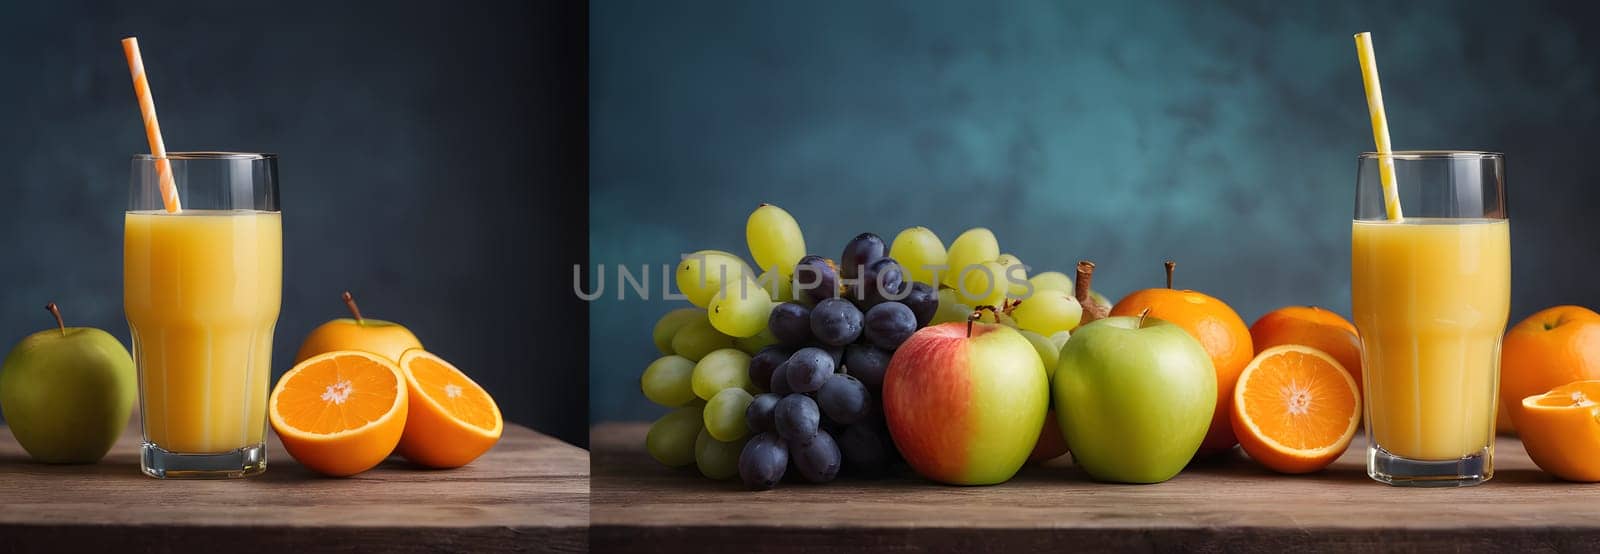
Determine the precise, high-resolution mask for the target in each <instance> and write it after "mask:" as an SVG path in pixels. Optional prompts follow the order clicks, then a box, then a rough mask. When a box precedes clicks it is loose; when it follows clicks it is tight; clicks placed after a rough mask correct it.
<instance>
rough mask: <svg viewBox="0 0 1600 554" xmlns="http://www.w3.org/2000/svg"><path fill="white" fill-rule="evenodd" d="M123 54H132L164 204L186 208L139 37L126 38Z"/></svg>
mask: <svg viewBox="0 0 1600 554" xmlns="http://www.w3.org/2000/svg"><path fill="white" fill-rule="evenodd" d="M122 53H123V54H125V55H127V57H128V72H129V73H132V74H133V94H134V96H137V97H138V98H139V115H142V116H144V135H145V138H147V139H149V140H150V154H151V155H152V156H155V158H156V176H157V177H158V178H159V179H160V180H161V203H162V205H164V206H165V207H166V208H167V212H168V213H178V212H181V211H183V204H182V203H180V202H179V201H178V185H177V183H175V182H173V180H172V162H171V161H169V160H167V145H166V143H165V142H163V141H162V140H161V124H160V123H157V122H156V100H155V98H154V97H153V96H151V94H150V82H149V81H148V80H147V79H146V78H145V76H144V59H143V58H141V57H140V56H139V39H138V38H136V37H128V38H125V39H122Z"/></svg>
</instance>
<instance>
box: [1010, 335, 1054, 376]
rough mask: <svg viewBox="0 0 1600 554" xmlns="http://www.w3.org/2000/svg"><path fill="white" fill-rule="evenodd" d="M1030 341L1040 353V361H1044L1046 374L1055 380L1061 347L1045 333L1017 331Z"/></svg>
mask: <svg viewBox="0 0 1600 554" xmlns="http://www.w3.org/2000/svg"><path fill="white" fill-rule="evenodd" d="M1017 332H1018V333H1021V334H1022V337H1023V338H1026V339H1028V343H1029V344H1032V345H1033V350H1034V351H1035V352H1038V353H1039V361H1041V362H1044V375H1045V377H1048V378H1050V381H1052V382H1054V381H1055V377H1056V362H1059V361H1061V347H1059V346H1056V345H1055V343H1052V342H1050V339H1048V338H1045V336H1044V335H1041V334H1038V333H1035V332H1033V331H1029V330H1027V329H1021V330H1018V331H1017Z"/></svg>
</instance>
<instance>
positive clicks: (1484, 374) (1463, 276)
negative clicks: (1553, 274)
mask: <svg viewBox="0 0 1600 554" xmlns="http://www.w3.org/2000/svg"><path fill="white" fill-rule="evenodd" d="M1385 158H1388V159H1390V160H1392V162H1393V164H1394V183H1395V187H1397V188H1398V192H1399V199H1400V206H1401V207H1402V211H1403V215H1402V216H1401V217H1399V218H1398V219H1389V218H1387V217H1386V215H1385V211H1384V194H1383V189H1382V185H1381V184H1380V175H1379V172H1380V164H1381V163H1383V161H1384V159H1385ZM1351 227H1352V229H1351V240H1350V243H1351V248H1350V250H1351V258H1350V273H1351V282H1350V287H1351V288H1350V293H1351V300H1352V303H1353V306H1352V308H1353V310H1352V311H1353V315H1354V316H1355V324H1356V329H1357V330H1358V331H1359V332H1360V335H1361V364H1362V366H1363V367H1362V374H1363V375H1364V377H1365V380H1366V387H1365V392H1366V396H1367V398H1366V422H1367V439H1368V447H1367V474H1368V475H1369V476H1371V477H1372V478H1373V479H1375V480H1378V481H1380V482H1384V483H1388V484H1391V485H1402V486H1469V485H1476V484H1478V483H1482V482H1484V481H1488V480H1489V479H1490V478H1491V477H1493V476H1494V424H1495V395H1496V391H1497V390H1498V388H1499V380H1500V339H1501V337H1502V336H1504V334H1505V328H1506V318H1507V316H1508V312H1509V310H1510V303H1511V223H1510V220H1509V219H1508V217H1507V214H1506V196H1505V160H1504V157H1503V156H1502V155H1500V154H1498V153H1492V152H1466V151H1427V152H1394V153H1391V154H1387V155H1380V154H1376V153H1367V154H1362V155H1361V157H1360V165H1359V176H1358V178H1357V179H1356V207H1355V220H1354V221H1353V222H1352V225H1351Z"/></svg>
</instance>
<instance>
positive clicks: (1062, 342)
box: [1050, 331, 1072, 350]
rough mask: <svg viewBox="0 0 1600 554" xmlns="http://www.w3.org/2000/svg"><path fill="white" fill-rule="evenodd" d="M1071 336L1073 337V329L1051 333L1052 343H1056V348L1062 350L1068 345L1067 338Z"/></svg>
mask: <svg viewBox="0 0 1600 554" xmlns="http://www.w3.org/2000/svg"><path fill="white" fill-rule="evenodd" d="M1070 338H1072V332H1071V331H1062V332H1060V333H1056V334H1054V335H1050V343H1051V344H1054V345H1056V350H1061V348H1062V347H1065V346H1066V345H1067V339H1070Z"/></svg>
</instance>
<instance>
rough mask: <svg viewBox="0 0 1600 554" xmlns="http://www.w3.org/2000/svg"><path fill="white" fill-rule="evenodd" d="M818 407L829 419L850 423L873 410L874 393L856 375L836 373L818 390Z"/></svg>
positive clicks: (859, 419)
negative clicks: (868, 390)
mask: <svg viewBox="0 0 1600 554" xmlns="http://www.w3.org/2000/svg"><path fill="white" fill-rule="evenodd" d="M817 407H818V408H821V409H822V414H823V415H826V416H828V419H831V420H833V421H835V422H838V423H842V424H844V425H849V424H852V423H855V422H858V421H861V420H862V418H865V417H867V414H868V413H870V412H871V411H872V393H870V392H867V386H866V385H863V384H861V381H858V380H856V378H855V377H851V376H849V375H844V374H839V373H835V374H833V375H830V376H828V382H826V383H823V384H822V388H821V389H818V390H817Z"/></svg>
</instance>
